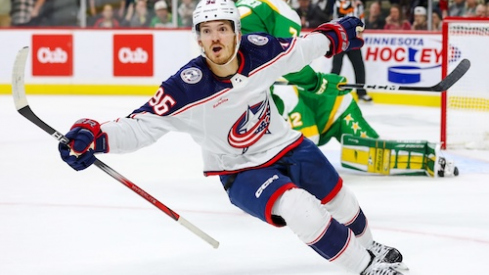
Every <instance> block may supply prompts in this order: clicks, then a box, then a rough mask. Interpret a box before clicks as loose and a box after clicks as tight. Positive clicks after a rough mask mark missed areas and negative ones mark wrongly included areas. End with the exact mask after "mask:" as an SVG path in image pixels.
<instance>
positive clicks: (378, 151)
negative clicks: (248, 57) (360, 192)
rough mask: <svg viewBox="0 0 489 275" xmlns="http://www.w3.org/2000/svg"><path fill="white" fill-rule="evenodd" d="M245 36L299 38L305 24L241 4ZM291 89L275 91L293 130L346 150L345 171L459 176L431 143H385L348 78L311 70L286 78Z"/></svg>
mask: <svg viewBox="0 0 489 275" xmlns="http://www.w3.org/2000/svg"><path fill="white" fill-rule="evenodd" d="M236 6H237V7H238V10H239V12H240V15H241V25H242V32H243V34H246V33H253V32H264V33H269V34H271V35H273V36H276V37H293V36H298V35H299V34H300V31H301V21H300V18H299V16H298V15H297V13H296V12H295V11H294V10H293V9H291V8H290V7H289V6H288V5H287V4H286V3H285V1H283V0H269V1H261V0H239V1H238V2H237V3H236ZM283 78H285V79H286V80H287V81H288V82H289V83H290V84H294V85H295V86H284V85H280V86H279V85H276V86H275V87H272V88H271V89H272V95H273V99H274V102H275V104H276V105H277V107H278V109H279V112H280V113H281V114H282V115H283V116H284V118H285V119H286V120H287V121H289V123H290V125H291V127H292V128H293V129H295V130H298V131H300V132H302V133H303V134H304V136H306V137H307V138H309V139H311V140H312V141H314V142H315V143H316V145H318V146H321V145H324V144H326V143H327V142H328V141H329V140H330V139H331V138H335V139H337V140H338V141H339V142H340V143H341V144H342V146H341V165H342V166H343V167H346V168H350V169H354V170H359V171H364V172H368V173H375V174H383V175H394V174H395V175H429V176H431V177H437V176H440V177H444V176H445V177H446V176H457V175H458V169H457V167H455V165H454V163H453V162H451V161H446V159H445V158H443V157H440V156H439V145H438V144H436V143H431V142H428V141H394V140H380V139H378V138H379V135H378V134H377V132H376V131H375V130H374V129H373V128H372V127H371V126H370V125H369V124H368V122H367V121H366V120H365V119H364V117H363V115H362V112H361V110H360V108H359V107H358V105H357V103H356V102H355V100H354V99H353V96H352V95H351V93H350V92H351V90H340V89H339V88H338V85H339V84H342V83H343V84H344V83H346V78H345V77H342V76H339V75H335V74H324V73H320V72H316V71H314V70H313V69H312V68H311V67H310V66H306V67H304V68H303V69H302V70H301V71H299V72H297V73H292V74H288V75H285V76H284V77H283Z"/></svg>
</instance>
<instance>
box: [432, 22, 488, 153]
mask: <svg viewBox="0 0 489 275" xmlns="http://www.w3.org/2000/svg"><path fill="white" fill-rule="evenodd" d="M442 33H443V35H442V43H443V46H442V77H443V78H445V77H446V76H447V74H448V73H449V72H451V71H452V70H453V68H455V66H457V64H458V63H459V62H460V60H462V59H464V58H467V59H469V60H470V62H471V68H470V69H469V71H468V72H467V73H466V74H465V76H463V77H462V78H461V79H460V80H459V81H458V82H457V83H455V84H454V85H453V86H452V87H451V88H450V89H448V91H446V92H443V93H442V96H441V100H442V102H441V135H440V139H441V144H442V149H447V148H454V149H455V148H468V149H489V19H485V18H465V17H448V18H446V19H444V20H443V28H442Z"/></svg>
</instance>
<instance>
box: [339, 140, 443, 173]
mask: <svg viewBox="0 0 489 275" xmlns="http://www.w3.org/2000/svg"><path fill="white" fill-rule="evenodd" d="M341 145H342V146H341V166H343V167H345V168H350V169H354V170H358V171H363V172H367V173H373V174H381V175H413V176H416V175H428V176H430V177H437V176H438V173H437V172H436V171H438V169H439V165H438V153H439V150H440V146H439V144H436V143H431V142H427V141H423V140H420V141H403V140H381V139H371V138H361V137H355V136H352V135H343V136H342V137H341Z"/></svg>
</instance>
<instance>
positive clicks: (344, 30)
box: [313, 16, 364, 58]
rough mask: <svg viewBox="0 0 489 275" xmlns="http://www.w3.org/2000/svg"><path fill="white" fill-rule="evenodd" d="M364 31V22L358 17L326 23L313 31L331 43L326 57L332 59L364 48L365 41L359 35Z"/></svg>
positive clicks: (348, 17) (347, 17) (346, 17)
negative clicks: (346, 52) (337, 55)
mask: <svg viewBox="0 0 489 275" xmlns="http://www.w3.org/2000/svg"><path fill="white" fill-rule="evenodd" d="M362 31H363V22H362V21H361V20H360V19H358V18H357V17H353V16H345V17H343V18H341V19H339V20H333V21H331V22H328V23H324V24H322V25H320V26H319V27H317V28H316V29H314V30H313V32H320V33H322V34H324V35H326V37H328V39H329V40H330V41H331V45H330V48H329V50H328V52H327V53H326V57H328V58H329V57H331V56H333V55H335V54H339V53H341V52H344V51H349V50H354V49H359V48H361V47H362V46H363V43H364V41H363V39H362V38H360V37H359V36H358V33H360V32H362Z"/></svg>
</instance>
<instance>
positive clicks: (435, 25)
mask: <svg viewBox="0 0 489 275" xmlns="http://www.w3.org/2000/svg"><path fill="white" fill-rule="evenodd" d="M441 26H442V15H441V11H440V10H439V9H433V14H432V17H431V30H432V31H441Z"/></svg>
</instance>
